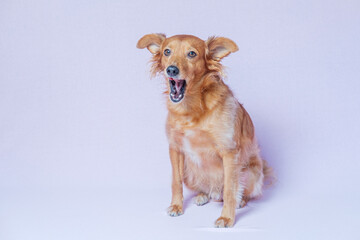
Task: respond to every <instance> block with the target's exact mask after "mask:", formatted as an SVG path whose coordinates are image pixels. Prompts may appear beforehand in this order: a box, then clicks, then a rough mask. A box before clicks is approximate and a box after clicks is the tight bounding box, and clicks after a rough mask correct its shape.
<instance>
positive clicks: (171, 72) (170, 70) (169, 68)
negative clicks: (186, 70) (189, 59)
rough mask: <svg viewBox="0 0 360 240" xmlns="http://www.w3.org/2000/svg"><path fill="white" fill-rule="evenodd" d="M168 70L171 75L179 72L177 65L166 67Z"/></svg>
mask: <svg viewBox="0 0 360 240" xmlns="http://www.w3.org/2000/svg"><path fill="white" fill-rule="evenodd" d="M166 72H167V74H168V75H169V76H170V77H175V76H176V75H178V74H179V69H178V68H177V67H175V66H169V67H168V68H167V69H166Z"/></svg>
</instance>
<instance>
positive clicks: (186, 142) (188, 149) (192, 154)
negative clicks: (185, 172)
mask: <svg viewBox="0 0 360 240" xmlns="http://www.w3.org/2000/svg"><path fill="white" fill-rule="evenodd" d="M193 134H194V133H193V131H191V130H186V131H185V134H184V138H183V151H184V153H185V156H186V159H189V160H191V161H192V162H193V163H195V164H196V165H198V166H200V165H201V157H200V154H199V153H198V151H199V149H196V148H194V147H193V146H192V145H191V141H190V138H191V137H193Z"/></svg>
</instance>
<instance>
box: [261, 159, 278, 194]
mask: <svg viewBox="0 0 360 240" xmlns="http://www.w3.org/2000/svg"><path fill="white" fill-rule="evenodd" d="M262 161H263V174H264V187H265V188H268V187H270V186H272V185H274V184H275V183H276V181H277V178H276V175H275V173H274V170H273V169H272V167H270V166H269V164H268V162H267V161H266V160H265V159H263V160H262Z"/></svg>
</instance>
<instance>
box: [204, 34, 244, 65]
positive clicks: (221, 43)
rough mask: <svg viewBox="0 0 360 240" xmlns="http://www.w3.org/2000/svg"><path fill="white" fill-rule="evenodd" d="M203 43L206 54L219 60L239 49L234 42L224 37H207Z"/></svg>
mask: <svg viewBox="0 0 360 240" xmlns="http://www.w3.org/2000/svg"><path fill="white" fill-rule="evenodd" d="M205 43H206V46H207V55H209V56H210V57H211V58H212V59H213V60H215V61H220V60H221V59H222V58H223V57H226V56H227V55H229V54H230V53H232V52H236V51H237V50H239V48H238V46H237V45H236V43H234V42H233V41H232V40H230V39H228V38H224V37H209V38H208V40H206V42H205Z"/></svg>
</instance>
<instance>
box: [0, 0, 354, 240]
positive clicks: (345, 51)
mask: <svg viewBox="0 0 360 240" xmlns="http://www.w3.org/2000/svg"><path fill="white" fill-rule="evenodd" d="M359 25H360V3H359V1H350V0H349V1H340V0H338V1H318V0H311V1H310V0H308V1H257V0H254V1H235V0H234V1H225V0H222V1H158V0H152V1H145V0H143V1H135V0H132V1H115V0H113V1H110V0H108V1H106V0H105V1H85V0H81V1H70V0H68V1H47V0H43V1H10V0H3V1H1V2H0V114H1V115H0V119H1V120H0V194H1V197H0V239H1V240H15V239H16V240H25V239H26V240H27V239H36V240H42V239H44V240H45V239H46V240H49V239H51V240H57V239H76V240H79V239H86V240H89V239H96V240H98V239H106V240H111V239H185V238H186V239H195V238H196V237H197V238H198V237H200V238H204V239H205V238H206V239H219V237H221V238H222V239H265V238H266V239H360V232H359V227H360V220H359V216H360V207H359V202H360V192H359V184H360V181H359V171H360V159H359V155H358V150H359V147H360V140H359V136H360V128H359V122H360V97H359V95H360V44H359V43H360V31H359ZM154 32H163V33H166V34H167V35H168V36H171V35H174V34H180V33H187V34H193V35H196V36H198V37H200V38H202V39H206V38H207V37H208V36H210V35H219V36H225V37H229V38H231V39H232V40H234V41H235V42H236V43H237V44H238V46H239V48H240V50H239V51H238V52H237V53H235V54H232V55H230V56H229V57H227V58H226V59H224V61H223V63H224V64H225V65H226V66H227V67H228V68H227V73H228V78H227V80H226V83H227V84H228V85H229V86H230V87H231V89H232V90H233V91H234V93H235V94H236V96H237V97H238V99H239V101H240V102H241V103H243V104H244V106H245V107H246V109H247V110H248V112H249V113H250V115H251V116H252V119H253V121H254V124H255V127H256V132H257V137H258V139H259V142H260V144H261V147H262V155H263V156H264V157H265V158H266V159H267V160H268V162H269V163H270V165H271V166H273V168H274V169H275V171H276V174H277V176H278V179H279V180H278V182H277V184H276V185H275V186H274V187H273V188H270V189H268V190H267V191H266V192H265V194H264V197H263V198H262V199H260V200H257V201H253V202H250V203H249V205H248V206H247V207H246V208H244V209H240V210H237V222H236V225H235V227H234V228H232V229H215V228H213V227H212V226H213V223H214V221H215V219H216V218H217V217H218V216H219V215H220V212H221V203H209V204H207V205H205V206H203V207H197V206H195V205H194V204H193V203H192V200H191V197H192V196H193V194H192V193H191V192H188V191H186V193H185V199H186V201H185V206H186V208H185V214H184V215H183V216H181V217H177V218H171V217H168V216H167V215H166V212H165V209H166V208H167V206H168V205H169V203H170V162H169V159H168V153H167V152H168V150H167V141H166V137H165V130H164V123H165V117H166V108H165V104H164V103H165V98H164V96H163V95H162V94H161V92H162V91H163V88H164V85H163V83H162V80H161V79H152V80H150V79H149V71H148V70H149V66H148V65H147V61H148V60H149V59H150V53H149V52H148V51H146V50H139V49H136V48H135V45H136V42H137V40H138V39H139V38H140V37H141V36H143V35H144V34H147V33H154Z"/></svg>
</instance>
